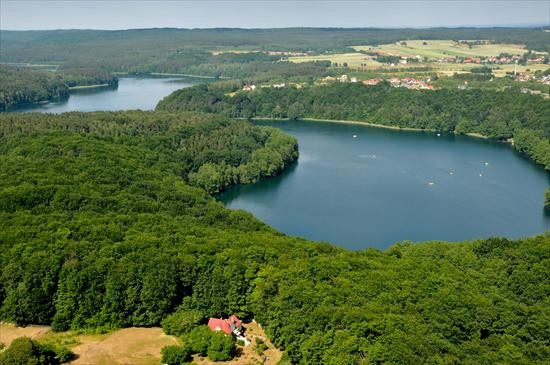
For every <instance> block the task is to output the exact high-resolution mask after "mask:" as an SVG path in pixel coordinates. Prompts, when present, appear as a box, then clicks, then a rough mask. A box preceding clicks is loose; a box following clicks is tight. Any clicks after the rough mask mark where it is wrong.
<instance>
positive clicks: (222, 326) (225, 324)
mask: <svg viewBox="0 0 550 365" xmlns="http://www.w3.org/2000/svg"><path fill="white" fill-rule="evenodd" d="M208 327H210V329H211V330H212V331H214V332H217V331H222V332H223V333H225V334H226V335H230V334H234V335H235V336H237V337H239V336H242V322H241V320H240V319H239V318H237V316H236V315H232V316H230V317H229V318H227V319H223V318H210V319H209V320H208Z"/></svg>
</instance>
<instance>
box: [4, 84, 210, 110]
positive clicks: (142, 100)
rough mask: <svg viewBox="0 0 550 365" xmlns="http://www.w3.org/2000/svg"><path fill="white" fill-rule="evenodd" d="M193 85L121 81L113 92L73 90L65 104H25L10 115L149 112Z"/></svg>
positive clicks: (104, 90)
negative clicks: (138, 110) (77, 112)
mask: <svg viewBox="0 0 550 365" xmlns="http://www.w3.org/2000/svg"><path fill="white" fill-rule="evenodd" d="M202 82H204V80H202ZM196 83H197V80H196V79H192V78H161V77H158V78H139V77H123V78H120V79H119V81H118V88H116V89H109V88H99V89H80V90H73V91H71V95H70V96H69V99H67V100H64V101H60V102H49V103H44V104H29V105H25V106H22V107H19V108H17V109H15V110H14V111H17V112H45V113H63V112H70V111H82V112H91V111H100V110H111V111H112V110H127V109H142V110H152V109H154V108H155V106H156V105H157V103H158V102H159V101H160V100H161V99H162V98H164V97H165V96H168V95H170V94H171V93H172V92H173V91H175V90H177V89H182V88H184V87H190V86H193V85H195V84H196Z"/></svg>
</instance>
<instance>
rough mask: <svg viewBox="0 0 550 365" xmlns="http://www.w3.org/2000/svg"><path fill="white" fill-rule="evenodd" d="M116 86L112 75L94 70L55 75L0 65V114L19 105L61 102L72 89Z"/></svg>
mask: <svg viewBox="0 0 550 365" xmlns="http://www.w3.org/2000/svg"><path fill="white" fill-rule="evenodd" d="M89 85H107V86H110V87H117V86H118V78H117V77H116V76H114V75H113V74H110V73H108V72H106V71H103V70H100V69H95V68H70V69H65V68H64V69H61V70H59V71H57V72H53V71H45V70H36V69H32V68H29V67H15V66H7V65H0V111H5V110H8V109H10V108H13V107H16V106H18V105H21V104H27V103H37V102H43V101H53V100H63V99H67V98H68V97H69V90H70V88H71V87H75V86H89Z"/></svg>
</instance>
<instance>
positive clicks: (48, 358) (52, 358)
mask: <svg viewBox="0 0 550 365" xmlns="http://www.w3.org/2000/svg"><path fill="white" fill-rule="evenodd" d="M59 363H60V361H59V360H58V359H56V354H55V352H51V351H48V350H46V349H44V348H43V347H42V346H41V345H40V344H39V343H38V342H36V341H33V340H31V339H30V338H29V337H19V338H16V339H15V340H13V342H12V343H11V345H10V347H8V348H7V349H6V350H5V351H3V352H2V353H0V364H2V365H39V364H59Z"/></svg>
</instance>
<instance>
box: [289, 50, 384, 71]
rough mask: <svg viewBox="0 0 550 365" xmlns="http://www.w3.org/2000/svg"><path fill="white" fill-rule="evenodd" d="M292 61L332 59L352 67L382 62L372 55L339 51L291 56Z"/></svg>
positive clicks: (331, 60)
mask: <svg viewBox="0 0 550 365" xmlns="http://www.w3.org/2000/svg"><path fill="white" fill-rule="evenodd" d="M288 60H289V61H290V62H296V63H300V62H311V61H330V62H332V63H338V65H342V64H343V63H344V62H345V63H347V64H348V67H350V68H360V67H361V66H362V65H364V64H366V65H367V67H380V66H382V64H381V63H378V62H376V61H374V60H372V59H371V58H370V57H368V56H366V55H364V54H362V53H337V54H327V55H315V56H296V57H289V58H288Z"/></svg>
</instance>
